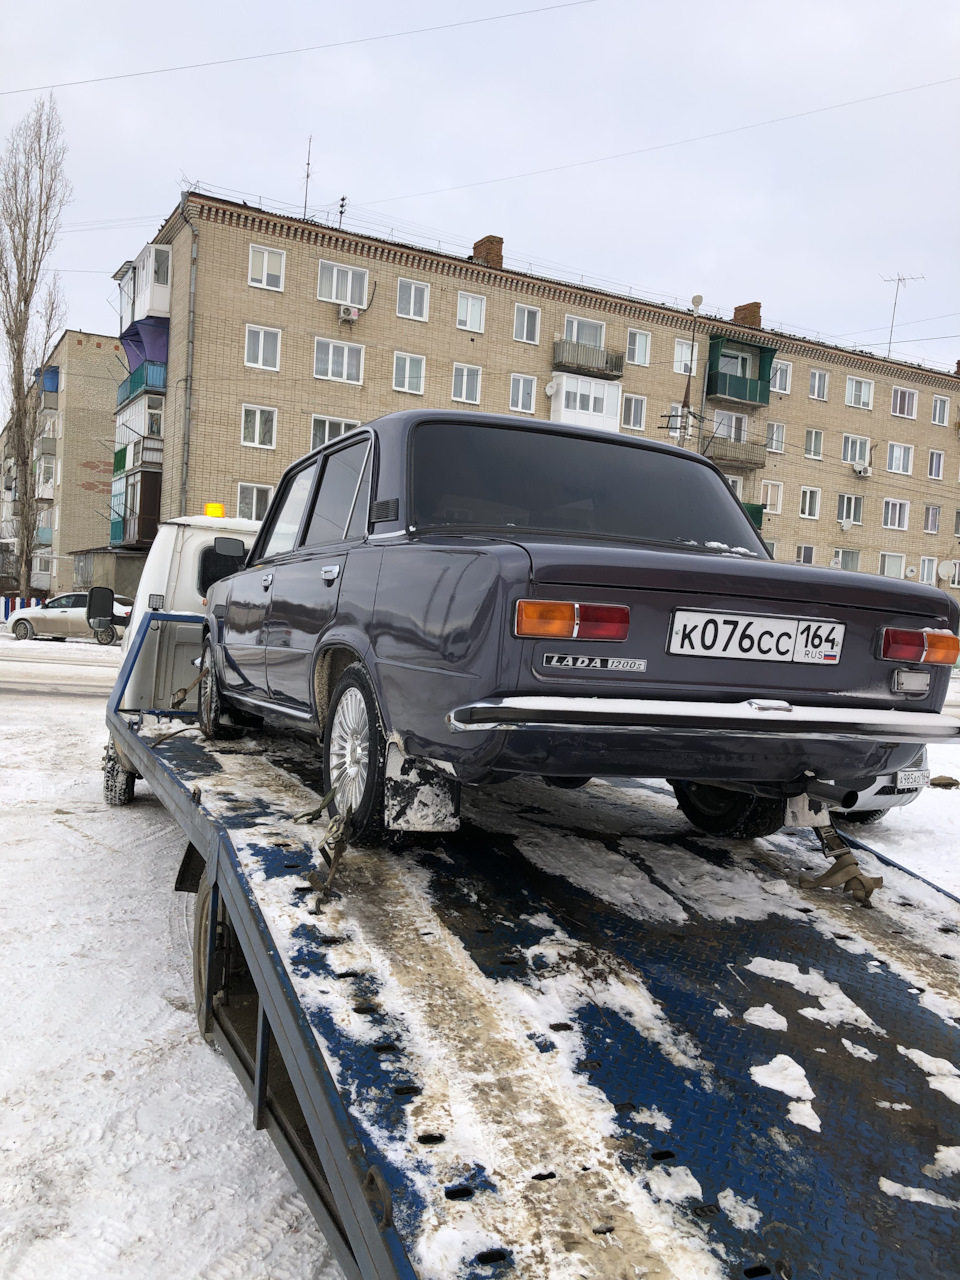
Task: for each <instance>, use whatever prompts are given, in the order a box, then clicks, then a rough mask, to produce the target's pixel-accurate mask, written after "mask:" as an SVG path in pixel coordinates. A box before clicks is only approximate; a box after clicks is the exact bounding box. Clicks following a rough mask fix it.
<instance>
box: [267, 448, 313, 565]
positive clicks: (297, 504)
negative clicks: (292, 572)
mask: <svg viewBox="0 0 960 1280" xmlns="http://www.w3.org/2000/svg"><path fill="white" fill-rule="evenodd" d="M316 474H317V468H316V464H314V465H313V466H312V467H304V469H303V470H302V471H298V472H297V474H296V475H295V476H294V477H293V479H292V480H291V481H290V484H289V485H288V487H287V491H286V493H285V494H284V496H283V497H282V498H281V499H280V507H279V510H278V511H277V512H276V514H275V515H274V517H273V527H272V528H271V530H270V535H269V537H268V538H267V542H266V546H265V547H264V549H263V553H262V558H263V559H267V558H269V557H270V556H279V555H282V554H283V553H284V551H292V550H293V544H294V543H295V542H296V540H297V533H298V532H299V530H300V522H301V521H302V519H303V512H304V509H305V508H306V505H307V498H309V496H310V487H311V485H312V484H313V477H314V476H315V475H316Z"/></svg>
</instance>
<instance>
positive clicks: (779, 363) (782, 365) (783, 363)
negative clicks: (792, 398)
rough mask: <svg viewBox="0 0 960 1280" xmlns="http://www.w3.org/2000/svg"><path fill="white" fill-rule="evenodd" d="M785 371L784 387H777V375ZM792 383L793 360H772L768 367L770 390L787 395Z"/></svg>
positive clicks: (779, 394)
mask: <svg viewBox="0 0 960 1280" xmlns="http://www.w3.org/2000/svg"><path fill="white" fill-rule="evenodd" d="M784 370H785V371H786V375H787V376H786V377H785V378H784V381H785V382H786V384H787V385H786V386H785V387H778V386H777V384H776V379H777V375H778V374H779V373H781V372H783V371H784ZM792 384H793V362H792V361H791V360H774V362H773V364H772V365H771V367H770V390H771V391H775V392H776V393H777V395H778V396H788V395H789V394H790V387H791V385H792Z"/></svg>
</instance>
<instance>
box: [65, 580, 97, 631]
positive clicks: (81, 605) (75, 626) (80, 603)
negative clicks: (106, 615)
mask: <svg viewBox="0 0 960 1280" xmlns="http://www.w3.org/2000/svg"><path fill="white" fill-rule="evenodd" d="M69 600H70V603H69V605H68V606H67V635H68V636H90V637H92V636H93V632H92V631H91V630H90V624H89V623H88V622H87V593H86V592H85V591H82V592H80V593H79V594H78V595H75V596H70V597H69Z"/></svg>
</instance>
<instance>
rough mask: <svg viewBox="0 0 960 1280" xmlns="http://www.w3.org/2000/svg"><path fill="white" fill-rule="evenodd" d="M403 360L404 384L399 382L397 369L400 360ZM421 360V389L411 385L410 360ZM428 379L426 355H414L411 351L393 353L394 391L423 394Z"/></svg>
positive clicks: (410, 394) (406, 393) (412, 394)
mask: <svg viewBox="0 0 960 1280" xmlns="http://www.w3.org/2000/svg"><path fill="white" fill-rule="evenodd" d="M401 360H402V361H403V362H404V365H403V378H402V380H401V381H402V385H399V386H398V384H397V369H398V363H399V361H401ZM411 360H419V361H420V389H419V391H418V390H417V388H416V387H413V386H411V385H410V382H411V377H410V361H411ZM426 381H427V358H426V356H418V355H412V354H411V353H410V352H409V351H395V352H394V353H393V389H394V391H402V392H403V393H404V394H405V395H408V396H422V395H423V394H424V387H425V385H426Z"/></svg>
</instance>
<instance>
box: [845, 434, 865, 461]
mask: <svg viewBox="0 0 960 1280" xmlns="http://www.w3.org/2000/svg"><path fill="white" fill-rule="evenodd" d="M841 457H842V458H843V461H844V462H855V463H856V464H857V465H858V466H862V467H865V466H866V465H867V460H868V459H869V457H870V437H869V436H844V437H843V452H842V454H841Z"/></svg>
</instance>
